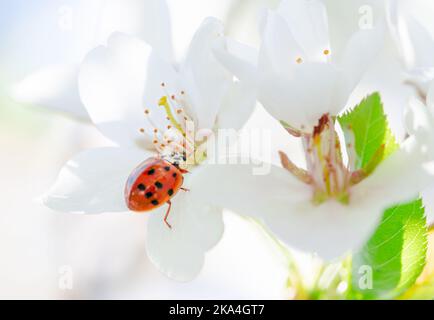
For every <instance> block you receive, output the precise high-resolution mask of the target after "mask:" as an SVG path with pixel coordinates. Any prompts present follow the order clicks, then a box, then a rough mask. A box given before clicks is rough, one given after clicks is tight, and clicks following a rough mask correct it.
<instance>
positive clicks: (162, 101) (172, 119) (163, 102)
mask: <svg viewBox="0 0 434 320" xmlns="http://www.w3.org/2000/svg"><path fill="white" fill-rule="evenodd" d="M158 105H159V106H161V107H164V110H165V111H166V114H167V119H168V120H169V121H170V122H171V123H172V125H173V126H174V127H175V128H176V129H178V130H179V132H181V133H184V130H183V129H182V127H181V125H180V124H179V123H178V121H176V119H175V117H174V116H173V113H172V109H171V108H170V105H169V102H168V101H167V97H166V96H164V97H162V98H161V99H160V101H159V102H158Z"/></svg>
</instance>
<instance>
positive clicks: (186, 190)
mask: <svg viewBox="0 0 434 320" xmlns="http://www.w3.org/2000/svg"><path fill="white" fill-rule="evenodd" d="M180 189H181V190H182V191H185V192H189V191H190V189H187V188H180Z"/></svg>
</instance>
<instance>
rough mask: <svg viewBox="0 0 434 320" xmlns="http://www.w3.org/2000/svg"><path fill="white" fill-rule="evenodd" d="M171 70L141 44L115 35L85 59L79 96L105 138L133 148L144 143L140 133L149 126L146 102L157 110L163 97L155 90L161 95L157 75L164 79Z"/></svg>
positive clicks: (135, 40)
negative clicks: (105, 44) (146, 115)
mask: <svg viewBox="0 0 434 320" xmlns="http://www.w3.org/2000/svg"><path fill="white" fill-rule="evenodd" d="M162 66H166V68H163V67H162ZM148 67H149V68H148ZM170 69H171V66H170V65H169V64H168V63H164V62H163V61H162V60H161V59H159V58H158V57H157V56H156V55H154V54H152V52H151V48H150V47H149V46H148V45H146V44H145V43H144V42H142V41H140V40H138V39H135V38H133V37H130V36H127V35H123V34H114V35H113V36H112V37H111V38H110V39H109V41H108V45H107V47H99V48H97V49H95V50H93V51H91V52H90V53H89V54H88V55H87V57H86V58H85V60H84V62H83V64H82V66H81V69H80V74H79V89H80V96H81V98H82V101H83V103H84V105H85V107H86V109H87V111H88V112H89V115H90V117H91V119H92V121H93V122H94V123H95V124H96V125H97V126H98V127H99V129H100V130H101V131H102V132H103V133H104V134H105V135H106V136H107V137H108V138H110V139H111V140H113V141H115V142H117V143H118V144H120V145H132V144H135V143H137V141H140V140H143V137H144V135H143V134H141V133H140V131H139V130H140V128H145V127H146V126H147V125H148V123H147V121H146V120H145V117H144V113H143V112H144V110H145V102H147V103H148V104H150V105H146V108H148V109H152V108H154V109H156V108H159V107H158V106H157V102H158V98H159V97H161V96H162V93H160V94H159V93H158V92H156V90H157V88H158V90H160V91H161V87H160V84H161V81H158V80H157V79H158V78H157V75H158V77H159V76H163V75H166V74H167V73H166V71H167V70H170ZM172 73H173V74H174V71H173V70H172ZM168 77H172V74H170V76H168ZM166 81H169V82H171V79H166ZM172 82H175V81H172ZM145 96H146V98H147V99H146V100H145ZM150 97H152V98H150ZM157 97H158V98H157ZM148 101H149V102H148Z"/></svg>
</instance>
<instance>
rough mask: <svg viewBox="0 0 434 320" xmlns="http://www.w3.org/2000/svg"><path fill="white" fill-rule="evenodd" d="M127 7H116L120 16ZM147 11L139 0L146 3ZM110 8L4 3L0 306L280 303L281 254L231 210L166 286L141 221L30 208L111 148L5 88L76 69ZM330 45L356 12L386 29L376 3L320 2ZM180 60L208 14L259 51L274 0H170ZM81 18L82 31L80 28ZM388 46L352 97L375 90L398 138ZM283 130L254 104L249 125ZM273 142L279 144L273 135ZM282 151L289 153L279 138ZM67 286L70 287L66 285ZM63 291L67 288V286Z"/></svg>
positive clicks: (95, 3)
mask: <svg viewBox="0 0 434 320" xmlns="http://www.w3.org/2000/svg"><path fill="white" fill-rule="evenodd" d="M129 1H138V0H128V1H117V2H119V3H121V2H122V4H120V8H122V6H123V4H124V3H127V2H129ZM142 1H146V0H142ZM110 2H116V0H108V1H99V0H86V1H80V0H39V1H27V0H0V148H1V149H0V150H1V151H0V298H43V299H45V298H48V299H52V298H60V299H62V298H73V299H80V298H81V299H97V298H108V299H113V298H121V299H137V298H140V299H157V298H160V299H163V298H164V299H190V298H203V299H207V298H214V299H218V298H226V299H233V298H234V299H235V298H236V299H253V298H255V299H281V298H286V297H288V295H287V294H288V293H287V292H286V291H285V283H286V279H287V272H288V270H287V269H288V268H287V265H286V261H285V259H284V257H283V254H282V253H281V252H280V251H279V250H278V248H276V246H275V244H274V243H273V241H272V240H270V239H269V238H268V237H267V236H265V235H264V234H263V232H262V231H261V230H260V229H259V228H258V227H257V226H255V225H252V224H251V223H249V222H247V221H245V220H243V219H242V218H240V217H238V216H236V215H234V214H232V213H230V212H227V213H225V222H226V230H225V234H224V238H223V241H222V242H221V243H219V244H218V245H217V246H216V247H215V248H214V249H213V250H212V251H211V252H209V253H208V255H207V258H206V262H205V266H204V269H203V271H202V272H201V274H200V276H199V277H198V278H197V279H196V280H194V281H193V282H190V283H177V282H173V281H171V280H169V279H167V278H165V277H164V276H163V275H161V274H160V273H159V272H158V271H157V270H156V269H155V268H154V267H153V266H152V264H151V263H150V262H149V261H148V260H147V257H146V254H145V249H144V238H145V234H144V233H145V223H146V215H132V214H110V215H98V216H80V215H67V214H60V213H56V212H52V211H50V210H48V209H46V208H44V207H43V206H41V205H40V204H39V203H38V201H37V198H38V196H39V195H42V194H43V193H44V192H46V190H47V189H48V188H49V186H50V185H51V184H52V183H53V182H54V179H55V178H56V175H57V173H58V172H59V170H60V168H61V167H62V165H63V164H64V163H65V162H66V161H67V160H68V159H69V158H70V157H71V156H73V155H74V154H75V153H77V152H78V151H80V150H82V149H84V148H89V147H93V146H101V145H106V144H107V143H108V142H107V141H106V140H105V139H104V137H102V136H101V135H100V134H99V133H98V131H97V130H96V129H95V128H93V127H92V126H91V125H89V124H88V123H86V121H83V120H82V119H80V117H76V118H72V117H68V116H67V115H66V114H63V113H62V112H59V111H52V110H51V111H50V110H49V109H47V108H44V106H35V105H25V104H18V103H16V102H14V101H13V99H12V98H11V92H12V88H13V85H14V84H15V83H17V82H18V81H20V80H22V79H23V78H24V77H26V76H27V75H28V74H30V73H32V72H34V71H36V70H38V69H40V68H42V67H44V66H47V65H56V64H60V63H65V62H68V63H79V59H80V55H81V54H82V52H83V50H84V49H83V48H87V47H88V46H89V43H88V39H87V37H88V33H89V29H88V28H91V24H92V21H94V20H95V17H96V16H97V15H98V13H99V12H100V10H101V8H102V7H103V6H104V5H106V3H110ZM325 2H326V4H327V6H328V9H329V16H330V20H331V22H330V29H331V32H332V41H333V42H332V43H333V45H332V47H333V48H339V47H341V46H343V44H344V43H345V40H346V39H348V37H349V36H350V34H351V33H352V32H354V31H356V30H357V28H358V19H359V14H360V13H359V8H360V6H362V5H365V4H369V5H371V6H372V8H373V9H374V13H375V19H378V21H382V20H384V2H383V1H379V0H364V1H358V0H354V1H347V0H346V1H338V0H328V1H327V0H326V1H325ZM168 3H169V8H170V11H171V15H172V24H173V26H172V27H173V38H174V42H175V50H176V52H177V53H181V52H183V50H185V47H186V45H188V43H189V40H190V38H191V36H192V34H193V32H194V31H195V29H196V28H197V27H198V26H199V24H200V23H201V21H202V20H203V19H204V18H205V17H207V16H210V15H211V16H215V17H218V18H220V19H221V20H223V21H224V22H225V23H226V31H227V33H228V34H229V35H231V36H233V37H235V38H237V39H238V40H240V41H242V42H246V43H248V44H250V45H253V46H257V45H258V43H259V35H258V32H257V30H258V28H257V17H258V10H259V9H260V8H261V7H269V8H273V7H275V6H277V4H278V3H279V1H278V0H168ZM76 19H80V21H82V23H76ZM402 79H403V77H402V67H401V63H400V61H399V57H398V55H397V54H396V49H395V47H394V45H393V43H392V42H391V40H390V39H389V38H388V39H387V40H386V43H385V48H384V50H383V52H382V54H381V55H380V57H379V58H378V61H377V62H376V64H375V65H374V66H373V67H372V70H370V72H369V73H368V74H367V75H366V77H365V79H364V81H363V83H362V85H361V87H360V90H358V91H357V92H356V93H355V94H354V97H352V99H351V101H350V102H349V105H354V104H355V102H357V101H359V100H360V97H362V96H364V95H365V94H367V93H369V92H372V91H375V90H381V92H382V94H383V100H384V101H385V108H386V110H387V112H388V114H389V117H390V121H391V125H392V128H393V129H394V131H395V133H396V134H397V135H398V136H399V137H402V136H403V135H404V130H403V128H402V118H401V114H402V110H403V108H404V105H405V103H406V101H407V98H408V96H410V95H411V94H412V90H411V88H409V87H406V86H403V85H402ZM249 126H252V127H256V126H263V127H270V128H274V130H276V132H277V131H278V130H279V129H280V128H278V126H277V125H276V124H275V123H273V121H272V120H271V118H270V117H268V115H267V114H265V112H264V111H263V110H262V109H261V107H260V106H258V108H257V110H256V112H255V114H254V115H253V116H252V118H251V120H250V121H249V123H248V124H247V127H249ZM276 136H278V135H276ZM275 143H276V144H277V145H279V146H280V147H281V148H284V149H286V148H288V146H287V145H285V144H284V141H283V140H282V141H281V140H279V139H276V141H275ZM65 277H66V278H67V279H69V280H71V279H72V281H66V282H65ZM65 283H67V285H65Z"/></svg>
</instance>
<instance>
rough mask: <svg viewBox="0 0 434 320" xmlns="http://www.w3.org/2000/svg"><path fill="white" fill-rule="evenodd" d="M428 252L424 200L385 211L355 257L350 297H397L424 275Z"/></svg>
mask: <svg viewBox="0 0 434 320" xmlns="http://www.w3.org/2000/svg"><path fill="white" fill-rule="evenodd" d="M426 252H427V229H426V219H425V214H424V208H423V204H422V200H421V199H419V200H415V201H413V202H411V203H407V204H403V205H399V206H395V207H392V208H390V209H388V210H386V212H385V213H384V216H383V219H382V221H381V224H380V225H379V227H378V228H377V230H376V231H375V233H374V235H373V236H372V237H371V239H370V240H369V241H368V243H367V244H366V245H365V246H364V247H363V248H362V249H361V250H360V251H359V252H358V253H356V254H355V255H354V256H353V261H352V268H351V269H352V272H351V273H352V279H351V289H350V290H349V297H350V298H352V299H392V298H396V297H397V296H399V295H401V294H402V293H403V292H404V291H405V290H407V289H408V288H410V287H411V286H412V285H413V284H414V283H415V281H416V279H417V278H418V276H419V275H420V274H421V272H422V270H423V268H424V265H425V258H426ZM370 280H372V281H370Z"/></svg>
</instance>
